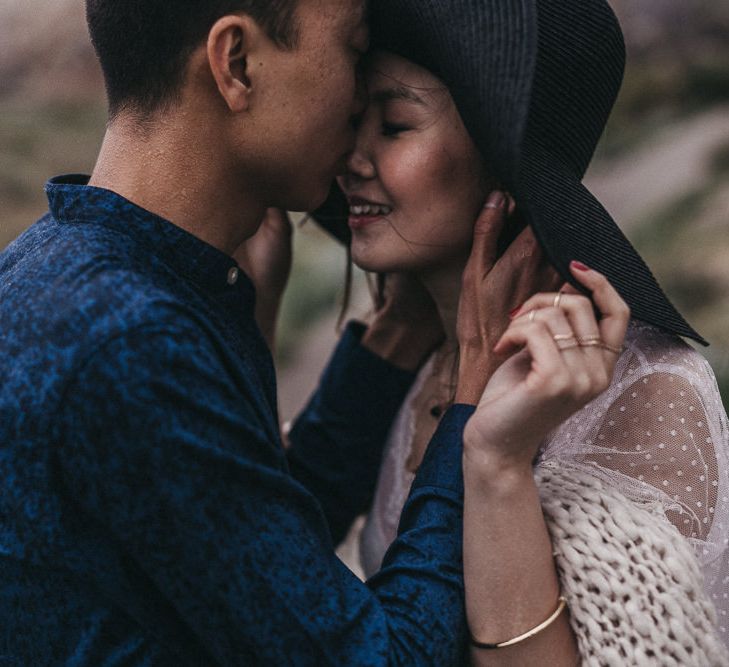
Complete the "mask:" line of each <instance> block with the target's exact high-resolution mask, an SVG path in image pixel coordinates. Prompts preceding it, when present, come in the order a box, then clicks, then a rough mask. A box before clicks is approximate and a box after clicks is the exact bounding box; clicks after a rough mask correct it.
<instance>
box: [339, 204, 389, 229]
mask: <svg viewBox="0 0 729 667" xmlns="http://www.w3.org/2000/svg"><path fill="white" fill-rule="evenodd" d="M390 213H392V208H391V207H389V206H385V205H384V204H371V203H369V202H354V203H350V206H349V226H350V228H351V229H359V228H361V227H365V226H366V225H370V224H372V223H373V222H377V221H378V220H382V219H383V218H385V216H387V215H390Z"/></svg>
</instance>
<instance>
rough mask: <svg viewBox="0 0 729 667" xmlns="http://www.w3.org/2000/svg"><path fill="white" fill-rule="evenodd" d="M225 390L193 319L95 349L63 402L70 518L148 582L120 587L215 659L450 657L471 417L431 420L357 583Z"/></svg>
mask: <svg viewBox="0 0 729 667" xmlns="http://www.w3.org/2000/svg"><path fill="white" fill-rule="evenodd" d="M241 382H245V378H238V377H236V376H235V374H234V373H231V372H230V369H229V368H226V365H225V364H224V363H223V362H222V361H221V359H220V358H219V355H218V353H217V351H216V349H215V347H214V345H213V344H211V343H210V341H209V340H208V339H207V337H206V336H205V335H204V334H203V333H202V332H199V331H198V330H196V329H195V328H194V327H193V326H189V327H185V326H180V327H178V328H177V329H174V330H173V329H171V328H162V327H148V328H141V329H138V330H136V331H133V332H130V333H127V334H125V335H123V336H120V337H119V338H117V339H115V340H112V341H110V342H109V343H108V344H107V345H105V346H104V347H103V348H102V349H100V350H98V351H97V352H96V353H94V354H93V355H92V356H91V358H90V359H89V360H88V361H87V363H86V364H85V365H84V367H83V368H82V369H81V370H80V371H79V373H78V375H77V377H76V379H75V381H74V383H73V384H72V385H71V386H70V387H69V389H68V392H67V398H66V403H65V406H64V421H65V424H64V425H65V433H64V436H63V440H62V444H61V448H60V451H59V464H60V466H61V475H62V478H63V483H64V484H65V486H66V488H67V489H68V490H69V491H70V497H72V498H73V499H74V502H75V503H76V507H74V508H73V509H74V510H75V511H79V512H81V513H85V514H87V515H88V516H89V518H90V520H92V521H94V522H99V523H100V524H101V525H102V526H103V527H104V529H105V530H108V531H109V532H110V534H111V536H112V538H113V540H114V541H115V543H116V544H118V545H120V547H121V548H122V549H123V550H124V552H125V553H126V554H127V555H128V556H129V557H130V558H131V559H132V560H133V561H134V563H135V565H136V566H137V567H138V568H140V569H141V570H142V571H143V572H144V573H145V575H146V576H147V577H148V578H149V580H150V587H149V590H146V589H145V590H142V591H138V592H137V593H136V594H139V595H156V594H159V595H161V596H163V597H164V599H165V601H167V602H169V603H170V604H171V605H172V606H173V607H174V608H175V609H176V610H177V613H178V614H179V615H180V616H181V617H182V618H183V620H184V622H185V624H186V626H187V627H189V628H190V629H191V631H192V632H194V633H195V635H196V636H197V638H198V640H199V642H200V643H201V644H202V645H203V646H204V647H205V648H206V650H207V651H208V652H209V653H210V655H211V656H212V657H213V658H214V659H215V660H216V661H217V662H219V663H220V664H224V665H234V664H251V663H253V662H256V663H260V664H276V665H286V664H295V665H352V666H356V665H386V664H391V665H397V664H418V665H421V664H422V665H426V664H433V665H446V664H450V663H451V662H452V661H453V660H454V659H455V656H456V654H457V652H458V650H459V641H458V640H459V638H460V637H461V633H462V629H463V604H464V601H463V589H462V576H461V564H460V563H461V530H460V526H461V516H462V494H461V485H462V476H461V470H460V461H461V435H460V434H461V432H462V427H463V423H464V422H465V415H467V414H470V409H469V408H465V413H463V412H459V410H458V409H457V408H456V409H454V410H453V411H452V412H451V414H449V415H447V416H446V418H445V419H444V422H443V427H442V429H441V431H440V435H439V436H436V438H435V440H434V443H433V446H432V447H431V450H432V451H431V452H430V460H431V463H429V464H428V465H426V466H424V469H423V474H422V480H423V482H422V483H421V484H417V483H416V484H415V485H414V490H413V496H412V498H411V500H410V501H409V503H408V507H407V509H406V513H405V514H406V519H405V521H404V527H405V530H404V532H403V535H402V537H401V538H400V539H399V540H398V541H397V542H396V544H395V545H394V546H393V548H392V549H391V551H390V554H389V556H388V561H387V563H388V565H387V567H386V568H385V569H384V571H383V573H382V574H381V575H380V577H379V578H378V579H377V580H375V581H373V582H372V583H371V584H370V586H369V587H367V586H365V585H364V584H362V583H360V582H359V581H358V580H357V579H356V578H355V577H354V576H353V575H352V574H351V573H350V572H349V571H348V570H347V569H346V567H345V566H344V565H342V564H341V563H340V561H339V560H338V559H337V558H336V556H335V555H334V552H333V549H332V544H331V540H330V537H329V529H328V526H327V523H326V520H325V518H324V516H323V514H322V512H321V509H320V506H319V504H318V503H317V501H316V499H315V498H314V497H313V496H311V495H310V494H309V493H308V492H307V491H306V489H305V488H304V487H303V486H301V485H300V484H299V483H298V482H296V481H295V480H294V479H292V478H291V476H290V475H289V474H288V472H287V470H286V467H287V466H286V463H285V457H284V453H283V452H282V451H281V450H280V448H278V447H277V446H276V445H274V443H271V442H268V441H267V440H266V438H265V437H264V435H263V433H264V432H265V429H264V428H263V425H261V424H259V423H258V422H257V418H256V416H255V415H256V413H255V411H254V409H253V408H252V407H251V406H250V403H249V401H250V399H249V398H248V394H249V392H250V391H251V390H255V388H252V387H250V386H241V384H240V383H241ZM435 609H437V610H438V611H437V613H434V610H435Z"/></svg>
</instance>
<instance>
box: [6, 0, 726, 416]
mask: <svg viewBox="0 0 729 667" xmlns="http://www.w3.org/2000/svg"><path fill="white" fill-rule="evenodd" d="M613 6H614V7H615V10H616V12H617V13H618V15H619V17H620V19H621V22H622V24H623V28H624V30H625V34H626V41H627V44H628V52H629V61H628V62H629V64H628V69H627V72H626V78H625V85H624V87H623V91H622V93H621V96H620V99H619V101H618V105H617V107H616V110H615V113H614V115H613V117H612V120H611V122H610V126H609V128H608V130H607V132H606V135H605V138H604V140H603V142H602V144H601V146H600V148H599V150H598V155H597V158H596V160H595V162H594V164H593V167H592V168H591V170H590V173H589V174H588V178H587V182H588V185H589V187H590V188H591V189H592V190H593V191H594V192H595V193H596V194H597V195H598V197H599V198H600V199H601V200H602V201H603V202H604V203H605V205H606V206H607V208H608V209H609V210H610V212H611V213H612V214H613V215H614V216H615V218H616V219H617V221H618V222H619V223H620V225H621V226H622V227H623V229H624V230H625V232H626V234H627V235H628V236H629V237H630V238H631V240H632V241H633V242H634V243H635V244H636V245H637V246H638V248H639V249H640V250H641V252H642V253H643V254H644V256H645V257H646V259H647V260H648V262H649V264H650V265H651V267H652V268H653V269H654V272H655V273H656V275H657V276H658V278H659V281H660V282H661V284H662V285H663V286H664V288H665V289H666V291H667V292H668V293H669V295H670V296H671V297H672V298H673V299H674V300H675V302H676V303H677V305H678V306H679V307H680V309H681V310H682V311H683V312H684V313H685V314H686V316H687V318H688V319H689V321H690V322H691V323H692V324H694V325H695V326H696V328H697V329H698V330H699V331H701V332H702V333H703V334H704V335H705V336H706V337H707V338H708V339H709V340H710V341H711V342H712V343H713V345H712V347H710V348H708V350H702V351H703V352H704V353H705V354H706V355H707V357H708V358H709V359H710V361H711V362H712V364H713V366H714V368H715V370H716V371H717V374H718V376H719V379H720V384H721V385H722V390H723V392H724V397H725V402H727V399H729V233H728V232H729V0H613ZM104 122H105V111H104V94H103V84H102V80H101V76H100V73H99V71H98V67H97V64H96V61H95V58H94V55H93V51H92V49H91V46H90V44H89V41H88V36H87V33H86V27H85V22H84V6H83V0H0V249H1V248H3V247H4V246H5V245H6V244H8V243H10V242H11V241H12V239H13V238H15V237H16V236H17V235H18V234H19V233H20V232H21V231H22V230H23V229H24V228H25V227H27V226H28V225H29V224H31V223H32V222H33V221H34V220H35V219H36V218H37V217H38V216H40V215H41V214H42V213H43V212H44V210H45V198H44V195H43V183H44V182H45V180H46V179H47V178H48V177H49V176H51V175H54V174H57V173H63V172H66V173H68V172H88V171H90V169H91V168H92V166H93V161H94V156H95V154H96V151H97V150H98V147H99V144H100V141H101V138H102V134H103V131H104ZM345 266H346V257H345V254H344V252H343V250H342V249H341V248H340V247H338V246H337V245H336V243H334V242H333V241H331V240H330V239H329V238H328V237H327V236H326V235H325V234H324V233H323V232H321V231H319V230H318V229H317V228H316V227H315V226H314V225H312V224H307V225H305V226H303V227H300V228H299V229H297V234H296V262H295V268H294V273H293V277H292V280H291V285H290V288H289V291H288V293H287V297H286V302H285V307H284V316H283V322H282V326H281V331H280V344H279V349H278V356H279V361H280V364H281V408H282V414H283V415H284V416H287V417H288V416H290V415H291V414H292V413H293V412H294V411H295V410H296V409H297V408H298V407H299V406H300V405H301V404H302V401H303V400H305V397H306V395H307V393H308V390H309V389H310V388H311V387H312V386H313V384H314V383H315V382H316V377H317V375H318V373H319V371H320V369H321V366H322V364H323V363H324V360H325V358H326V355H327V353H328V351H329V350H330V349H331V345H332V344H333V342H334V340H335V338H336V331H335V329H336V317H337V312H338V309H339V305H340V301H341V298H342V293H343V283H344V275H345ZM356 284H357V288H356V289H355V302H356V304H357V305H356V308H355V311H363V310H366V307H367V305H366V304H367V298H366V296H365V295H364V293H365V290H364V289H363V288H362V284H363V281H362V278H361V277H358V279H357V281H356ZM0 326H1V323H0Z"/></svg>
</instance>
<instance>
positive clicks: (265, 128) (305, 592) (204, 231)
mask: <svg viewBox="0 0 729 667" xmlns="http://www.w3.org/2000/svg"><path fill="white" fill-rule="evenodd" d="M87 10H88V20H89V26H90V32H91V37H92V40H93V42H94V45H95V47H96V49H97V53H98V56H99V59H100V62H101V65H102V68H103V70H104V75H105V80H106V85H107V92H108V97H109V106H110V122H109V125H108V131H107V134H106V137H105V140H104V143H103V146H102V149H101V152H100V155H99V159H98V163H97V165H96V168H95V170H94V173H93V175H92V176H91V178H90V181H88V179H87V177H80V176H71V177H59V178H57V179H53V180H52V181H51V182H50V183H49V184H48V186H47V193H48V197H49V203H50V212H49V214H48V215H46V216H45V217H44V218H42V219H41V220H40V221H39V222H38V223H36V225H34V226H33V227H32V228H31V229H30V230H29V231H28V232H26V233H25V234H24V235H23V236H22V237H21V238H20V239H19V240H17V241H16V242H15V243H14V244H12V245H11V246H10V247H9V248H8V249H7V250H6V251H5V252H4V253H3V254H2V255H0V322H2V334H1V336H2V348H1V349H0V374H1V375H2V384H1V385H0V443H2V444H1V448H0V480H1V483H2V488H3V491H2V499H1V500H0V508H1V509H0V628H1V630H0V663H2V664H13V665H46V664H68V665H101V664H104V665H116V664H127V665H186V664H189V665H213V664H220V665H253V664H262V665H263V664H265V665H287V664H291V665H351V666H356V665H385V664H435V665H444V664H448V663H450V662H452V661H453V660H455V659H456V658H457V656H458V653H459V650H460V649H459V643H460V639H461V638H462V633H463V630H464V619H463V584H462V566H461V525H462V493H463V491H462V473H461V453H460V452H461V450H460V446H461V432H462V429H463V425H464V423H465V421H466V420H467V418H468V417H469V416H470V414H471V413H472V410H473V409H472V408H470V407H468V406H463V405H461V406H454V408H452V409H451V410H450V411H449V412H448V413H447V414H446V415H445V417H444V418H443V420H442V422H441V425H440V428H439V430H438V433H437V434H436V435H435V437H434V440H433V442H432V443H431V446H430V449H429V454H428V457H426V460H425V462H424V463H423V465H422V467H421V470H420V473H419V475H418V478H417V480H416V482H415V484H414V486H413V490H412V495H411V498H410V500H409V503H408V505H407V507H406V510H405V513H404V515H403V523H402V535H401V537H400V539H399V540H398V542H397V543H396V544H395V546H394V547H393V550H392V551H391V554H390V556H389V558H388V565H387V567H385V568H384V569H383V571H382V572H381V574H380V575H378V577H376V578H375V579H374V580H372V581H371V582H369V584H368V585H364V584H361V583H360V582H359V581H358V580H356V578H355V577H353V576H352V575H351V574H350V573H349V571H348V570H347V569H346V568H345V567H344V566H343V565H342V564H341V563H340V562H339V561H338V559H337V558H336V556H335V555H334V552H333V544H332V540H334V541H337V540H339V539H341V537H342V536H343V534H344V532H345V531H346V530H347V527H348V525H349V523H350V522H351V520H352V518H353V517H354V516H355V515H356V514H357V513H358V512H361V511H362V510H364V509H365V508H366V507H367V504H368V502H369V500H370V498H371V494H372V489H373V486H374V482H375V478H376V473H377V465H378V462H379V455H380V453H381V449H380V447H381V443H382V442H383V441H384V439H385V434H386V432H387V429H388V427H389V424H390V422H391V420H392V418H393V416H394V414H395V412H396V411H397V408H398V406H399V404H400V402H401V400H402V398H403V396H404V395H405V393H406V391H407V389H408V387H409V385H410V383H411V381H412V379H413V371H414V370H415V369H416V368H417V366H418V364H419V363H420V362H421V361H422V359H423V358H424V356H425V355H426V354H427V353H428V351H429V349H430V348H431V347H432V345H433V342H434V337H431V336H427V335H425V336H424V335H422V332H421V333H420V335H416V333H414V332H411V331H408V330H407V328H406V327H403V326H402V325H401V324H400V323H399V322H398V318H397V313H396V310H395V309H394V308H385V309H384V310H383V311H382V312H381V313H380V314H379V316H378V317H377V319H376V320H375V322H374V323H373V324H372V325H371V326H370V327H369V328H368V329H367V331H366V332H363V331H362V328H361V327H360V328H357V327H356V326H354V327H350V329H349V330H348V331H347V332H346V334H345V336H344V338H343V341H342V343H341V344H340V346H339V348H338V349H337V351H336V353H335V355H334V358H333V360H332V362H331V363H330V365H329V368H328V370H327V372H326V374H325V377H324V378H323V380H322V386H321V388H320V390H319V391H318V392H317V394H316V395H315V397H314V398H313V400H312V402H311V404H310V406H309V408H308V409H307V411H306V412H305V413H304V415H303V416H302V418H301V419H300V420H299V421H298V422H297V424H296V426H295V428H294V430H293V432H292V434H291V440H292V446H291V448H290V449H289V450H288V452H287V453H284V449H283V447H282V445H281V442H280V437H279V432H278V418H277V414H276V395H275V382H274V374H273V367H272V363H271V359H270V354H269V351H268V347H267V346H266V344H265V341H264V339H263V337H262V336H261V333H260V331H259V328H258V327H257V325H256V321H255V318H254V286H253V284H252V283H251V281H250V280H249V278H248V277H247V276H246V275H245V274H244V273H243V272H242V271H241V270H240V269H239V267H238V265H237V264H236V262H235V261H234V260H233V259H232V257H231V256H232V255H233V254H234V253H235V252H236V250H237V249H238V248H239V247H240V246H241V244H242V243H243V242H244V241H245V240H246V239H249V238H250V237H251V236H252V235H253V234H254V233H255V232H256V230H257V229H258V227H259V224H260V221H261V219H262V218H263V216H264V212H265V211H266V209H267V208H268V207H271V206H276V207H280V208H286V209H293V210H310V209H313V208H315V207H316V206H317V205H318V204H319V203H321V201H322V200H323V199H324V197H325V195H326V193H327V190H328V187H329V184H330V182H331V180H332V178H333V176H334V175H335V174H336V173H337V171H338V170H339V169H340V168H341V167H342V165H343V163H344V159H345V156H346V154H347V152H348V151H349V150H350V148H351V145H352V138H353V137H352V129H351V126H350V119H351V117H352V116H353V115H355V114H356V113H357V112H358V110H359V108H360V105H361V100H360V99H359V98H358V95H357V85H356V83H357V82H356V75H355V71H356V67H355V66H356V63H357V60H358V58H359V56H360V54H361V53H362V52H363V51H364V50H366V48H367V27H366V24H365V13H364V6H363V4H362V0H298V1H297V0H276V1H271V0H268V1H266V0H237V1H236V0H227V1H225V0H207V1H205V2H186V3H182V4H181V3H168V2H164V1H163V0H146V1H142V2H134V3H132V2H120V1H119V0H88V2H87ZM87 181H88V184H87ZM252 273H255V271H253V270H252ZM264 282H265V281H264ZM264 286H265V285H264ZM257 287H258V288H259V290H260V289H261V284H259V285H257ZM265 297H266V295H265V294H264V298H265ZM264 328H265V327H264ZM434 335H435V334H434ZM362 405H368V406H372V407H371V408H370V410H369V411H367V412H365V411H363V410H362V409H361V406H362Z"/></svg>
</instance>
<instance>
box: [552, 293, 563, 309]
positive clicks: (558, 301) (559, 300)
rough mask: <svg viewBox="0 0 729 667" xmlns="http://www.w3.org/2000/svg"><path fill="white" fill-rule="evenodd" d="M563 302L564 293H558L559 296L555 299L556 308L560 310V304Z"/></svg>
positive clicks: (554, 305)
mask: <svg viewBox="0 0 729 667" xmlns="http://www.w3.org/2000/svg"><path fill="white" fill-rule="evenodd" d="M561 301H562V292H557V295H556V296H555V297H554V304H553V307H554V308H559V304H560V302H561Z"/></svg>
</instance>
